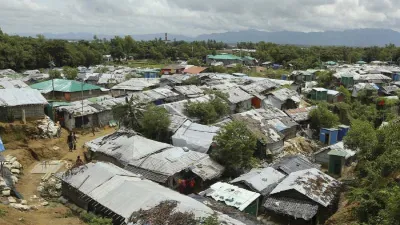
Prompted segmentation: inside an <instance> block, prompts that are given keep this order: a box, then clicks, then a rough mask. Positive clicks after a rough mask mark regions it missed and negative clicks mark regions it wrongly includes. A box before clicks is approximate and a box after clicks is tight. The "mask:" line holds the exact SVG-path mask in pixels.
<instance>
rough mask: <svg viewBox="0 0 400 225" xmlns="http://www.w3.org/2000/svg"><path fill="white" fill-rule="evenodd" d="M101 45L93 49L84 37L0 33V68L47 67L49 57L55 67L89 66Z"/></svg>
mask: <svg viewBox="0 0 400 225" xmlns="http://www.w3.org/2000/svg"><path fill="white" fill-rule="evenodd" d="M103 52H106V50H105V49H104V48H102V49H100V48H99V49H96V48H95V47H94V45H93V44H92V43H90V42H88V41H79V42H68V41H66V40H46V39H45V38H44V37H43V35H38V36H37V38H32V37H20V36H11V35H7V34H0V69H7V68H11V69H13V70H16V71H22V70H26V69H37V68H48V66H49V65H48V62H49V58H50V59H52V60H53V61H54V63H55V66H56V67H62V66H73V67H76V66H80V65H85V66H90V65H94V64H99V63H100V62H101V60H102V54H103Z"/></svg>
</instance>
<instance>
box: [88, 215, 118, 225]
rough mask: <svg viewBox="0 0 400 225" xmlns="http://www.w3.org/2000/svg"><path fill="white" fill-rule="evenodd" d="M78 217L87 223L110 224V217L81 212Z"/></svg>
mask: <svg viewBox="0 0 400 225" xmlns="http://www.w3.org/2000/svg"><path fill="white" fill-rule="evenodd" d="M80 217H81V218H82V220H83V221H84V222H85V223H87V224H88V225H112V219H109V218H104V217H100V216H97V215H95V214H93V213H86V212H83V213H81V214H80Z"/></svg>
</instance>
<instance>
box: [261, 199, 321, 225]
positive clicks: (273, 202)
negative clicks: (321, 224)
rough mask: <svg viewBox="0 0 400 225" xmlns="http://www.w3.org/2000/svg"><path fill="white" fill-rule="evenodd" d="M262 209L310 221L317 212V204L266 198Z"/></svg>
mask: <svg viewBox="0 0 400 225" xmlns="http://www.w3.org/2000/svg"><path fill="white" fill-rule="evenodd" d="M264 207H265V208H266V209H268V210H271V211H273V212H275V213H278V214H283V215H289V216H292V217H294V218H295V219H297V218H301V219H304V220H306V221H308V220H310V219H312V218H313V217H314V216H315V215H316V214H317V212H318V204H316V203H313V202H310V201H304V200H298V199H291V198H285V197H268V198H267V199H266V200H265V203H264Z"/></svg>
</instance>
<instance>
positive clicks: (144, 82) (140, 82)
mask: <svg viewBox="0 0 400 225" xmlns="http://www.w3.org/2000/svg"><path fill="white" fill-rule="evenodd" d="M159 84H160V79H159V78H149V79H147V78H132V79H130V80H127V81H125V82H122V83H120V84H117V85H115V86H114V87H112V88H111V89H112V90H129V91H142V90H143V89H145V88H148V87H155V86H158V85H159Z"/></svg>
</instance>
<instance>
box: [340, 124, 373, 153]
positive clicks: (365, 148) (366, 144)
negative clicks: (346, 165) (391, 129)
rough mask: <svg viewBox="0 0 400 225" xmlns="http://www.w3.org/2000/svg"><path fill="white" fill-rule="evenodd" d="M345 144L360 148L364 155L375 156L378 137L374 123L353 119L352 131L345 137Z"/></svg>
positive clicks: (351, 147) (352, 147)
mask: <svg viewBox="0 0 400 225" xmlns="http://www.w3.org/2000/svg"><path fill="white" fill-rule="evenodd" d="M344 144H345V146H347V147H349V148H350V149H359V150H360V155H362V156H363V157H366V158H368V159H370V158H372V157H374V154H373V153H374V150H375V148H376V147H377V145H378V138H377V135H376V132H375V129H374V127H373V125H372V124H371V123H370V122H368V121H362V120H353V121H352V122H351V129H350V131H349V132H348V133H347V135H346V136H345V137H344Z"/></svg>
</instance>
